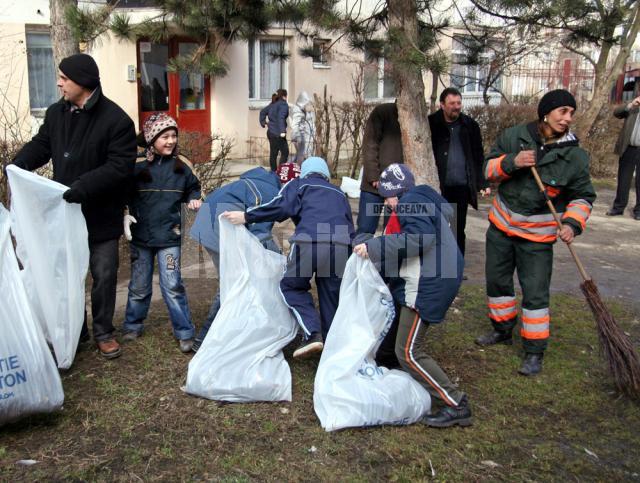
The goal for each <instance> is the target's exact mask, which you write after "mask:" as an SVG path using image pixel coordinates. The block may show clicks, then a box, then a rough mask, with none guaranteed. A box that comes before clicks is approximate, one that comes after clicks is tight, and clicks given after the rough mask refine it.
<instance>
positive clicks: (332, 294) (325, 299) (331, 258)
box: [223, 157, 354, 358]
mask: <svg viewBox="0 0 640 483" xmlns="http://www.w3.org/2000/svg"><path fill="white" fill-rule="evenodd" d="M329 179H330V175H329V168H328V167H327V163H326V162H325V160H324V159H322V158H317V157H311V158H308V159H307V160H306V161H304V162H303V163H302V168H301V173H300V178H298V179H294V180H293V181H290V182H289V183H287V184H286V185H285V186H284V187H283V188H282V189H281V190H280V193H279V194H278V196H276V197H275V198H274V199H273V200H271V201H270V202H268V203H266V204H263V205H261V206H258V207H255V208H249V209H247V211H246V212H242V211H230V212H227V213H225V214H224V215H223V216H225V218H227V219H228V220H229V221H231V223H233V224H236V225H238V224H243V223H256V222H261V221H279V222H282V221H284V220H286V219H287V218H291V219H292V220H293V223H294V224H295V225H296V230H295V232H294V234H293V236H292V237H291V239H290V242H291V251H290V253H289V258H288V259H287V267H286V269H285V273H284V276H283V278H282V280H281V281H280V291H281V293H282V296H283V298H284V301H285V303H286V304H287V305H288V306H289V308H290V309H291V310H292V312H293V314H294V316H295V317H296V320H297V321H298V324H299V325H300V327H301V328H302V330H303V332H304V341H303V342H302V344H301V345H300V347H298V349H296V350H295V351H294V353H293V357H295V358H304V357H309V356H310V355H312V354H314V353H318V352H321V351H322V349H323V348H324V338H325V337H326V335H327V333H328V332H329V328H330V327H331V322H332V321H333V316H334V315H335V313H336V309H337V307H338V296H339V294H340V282H341V278H342V275H343V273H344V267H345V265H346V262H347V258H348V257H349V253H350V246H351V241H352V240H353V235H354V229H353V219H352V217H351V207H350V206H349V202H348V201H347V198H346V196H345V194H344V193H343V192H342V191H340V189H339V188H337V187H335V186H334V185H332V184H331V183H330V182H329ZM313 276H315V281H316V286H317V288H318V299H319V305H320V314H318V312H317V311H316V309H315V307H314V304H313V298H312V296H311V293H310V289H311V284H310V281H311V277H313Z"/></svg>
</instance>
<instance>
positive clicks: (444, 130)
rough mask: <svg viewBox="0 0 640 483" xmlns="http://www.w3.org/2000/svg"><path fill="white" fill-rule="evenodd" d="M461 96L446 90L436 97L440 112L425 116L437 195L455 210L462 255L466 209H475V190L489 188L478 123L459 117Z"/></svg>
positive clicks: (460, 113)
mask: <svg viewBox="0 0 640 483" xmlns="http://www.w3.org/2000/svg"><path fill="white" fill-rule="evenodd" d="M461 111H462V95H461V94H460V91H459V90H458V89H455V88H453V87H447V88H446V89H445V90H443V91H442V94H440V109H439V110H437V111H436V112H434V113H433V114H431V115H430V116H429V126H430V127H431V144H432V146H433V155H434V157H435V159H436V165H437V167H438V176H439V177H440V192H441V193H442V196H443V197H444V198H445V199H446V200H447V201H448V202H449V203H453V204H455V207H456V217H455V218H456V220H455V223H456V237H457V240H458V246H459V247H460V251H461V252H462V255H464V249H465V234H464V229H465V226H466V225H467V206H468V205H471V206H473V207H474V208H475V209H476V210H477V209H478V191H479V192H480V194H481V195H482V196H486V195H488V194H490V192H491V189H490V188H489V187H488V183H487V181H486V180H485V178H484V174H483V171H482V165H483V163H484V150H483V147H482V135H481V134H480V127H479V126H478V123H477V122H476V121H474V120H473V119H472V118H470V117H469V116H467V115H466V114H462V112H461Z"/></svg>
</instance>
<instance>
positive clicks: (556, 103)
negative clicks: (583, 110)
mask: <svg viewBox="0 0 640 483" xmlns="http://www.w3.org/2000/svg"><path fill="white" fill-rule="evenodd" d="M563 106H569V107H573V108H574V109H576V108H577V107H576V98H575V97H573V95H572V94H571V92H569V91H565V90H564V89H555V90H553V91H549V92H547V93H546V94H545V95H544V96H542V99H540V102H539V103H538V119H542V118H544V116H546V115H547V114H549V113H550V112H551V111H553V110H554V109H557V108H559V107H563Z"/></svg>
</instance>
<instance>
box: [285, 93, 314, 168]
mask: <svg viewBox="0 0 640 483" xmlns="http://www.w3.org/2000/svg"><path fill="white" fill-rule="evenodd" d="M315 135H316V115H315V113H314V112H313V105H312V103H311V99H310V98H309V94H307V93H306V91H302V92H300V94H299V95H298V99H296V103H295V104H294V106H293V107H292V108H291V139H292V141H293V143H294V144H295V146H296V158H295V162H296V163H298V164H302V162H303V161H304V160H305V159H307V158H308V157H310V156H313V155H314V138H315Z"/></svg>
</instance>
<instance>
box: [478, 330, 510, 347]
mask: <svg viewBox="0 0 640 483" xmlns="http://www.w3.org/2000/svg"><path fill="white" fill-rule="evenodd" d="M475 343H476V344H478V345H481V346H483V347H484V346H488V345H495V344H506V345H511V344H513V339H512V338H511V332H498V331H497V330H494V331H492V332H489V333H488V334H485V335H481V336H480V337H478V338H477V339H476V340H475Z"/></svg>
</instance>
